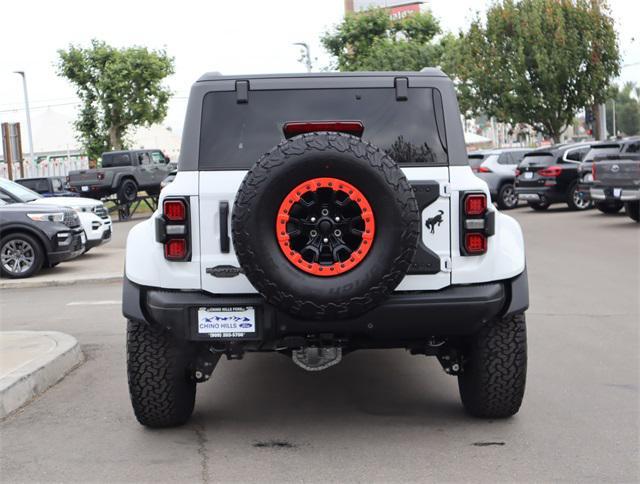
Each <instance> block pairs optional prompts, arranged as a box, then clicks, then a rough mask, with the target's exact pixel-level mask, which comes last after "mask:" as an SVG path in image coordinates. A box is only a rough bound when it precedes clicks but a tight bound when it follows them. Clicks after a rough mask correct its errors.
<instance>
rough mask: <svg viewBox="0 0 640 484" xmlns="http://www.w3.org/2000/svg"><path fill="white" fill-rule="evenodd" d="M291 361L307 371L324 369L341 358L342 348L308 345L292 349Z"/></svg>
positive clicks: (338, 361)
mask: <svg viewBox="0 0 640 484" xmlns="http://www.w3.org/2000/svg"><path fill="white" fill-rule="evenodd" d="M291 358H292V359H293V362H294V363H295V364H296V365H298V366H299V367H300V368H304V369H305V370H307V371H320V370H326V369H327V368H329V367H330V366H333V365H337V364H338V363H340V361H341V360H342V348H341V347H339V346H320V347H318V346H309V347H307V348H301V349H299V350H293V352H292V354H291Z"/></svg>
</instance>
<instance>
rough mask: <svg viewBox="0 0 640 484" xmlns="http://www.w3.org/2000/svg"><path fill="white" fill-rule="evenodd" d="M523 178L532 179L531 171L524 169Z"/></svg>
mask: <svg viewBox="0 0 640 484" xmlns="http://www.w3.org/2000/svg"><path fill="white" fill-rule="evenodd" d="M524 179H525V180H531V179H533V172H532V171H525V172H524Z"/></svg>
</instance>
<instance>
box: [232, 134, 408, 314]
mask: <svg viewBox="0 0 640 484" xmlns="http://www.w3.org/2000/svg"><path fill="white" fill-rule="evenodd" d="M318 135H320V136H318ZM328 149H335V150H338V151H340V152H349V153H350V154H351V155H353V156H355V157H356V158H358V159H360V160H361V161H362V162H363V163H366V164H368V165H369V166H370V167H371V168H373V169H374V170H378V171H380V172H381V173H382V174H383V175H384V177H385V180H386V182H387V183H388V184H389V185H391V186H392V187H393V192H394V195H395V200H394V202H395V203H396V204H398V206H399V207H401V211H402V213H403V214H404V219H403V220H402V221H400V222H399V223H401V224H402V227H403V231H402V235H401V241H402V246H404V247H405V250H403V252H402V253H401V254H400V255H399V256H398V257H397V258H396V259H395V260H394V261H393V263H392V265H391V268H390V270H389V271H388V272H387V274H386V275H385V276H384V278H383V279H382V280H381V281H380V283H379V284H377V285H374V286H372V287H369V288H368V290H367V291H366V292H365V293H364V294H363V295H362V296H359V297H354V298H351V299H349V300H346V301H341V302H331V303H327V304H318V303H316V302H314V301H313V300H311V299H300V298H296V297H294V295H293V294H291V293H289V292H287V291H286V290H284V289H283V288H281V287H279V286H278V285H276V284H275V283H274V282H273V281H272V280H271V279H270V278H269V276H268V274H266V273H265V272H264V271H263V270H262V268H261V266H260V261H259V260H258V258H257V257H256V256H255V254H254V253H253V251H252V249H251V242H252V241H254V240H255V234H252V233H251V229H250V227H249V224H248V223H246V219H247V218H248V215H249V213H250V208H249V205H250V202H251V200H252V199H253V198H254V197H255V196H256V192H257V191H258V189H259V188H260V187H261V186H262V185H264V184H265V183H268V180H269V178H270V177H269V174H270V172H271V171H272V170H274V169H276V168H277V167H279V166H280V165H282V164H284V163H286V160H287V158H288V157H289V156H295V155H299V154H301V153H303V152H306V151H309V150H316V151H325V150H328ZM232 229H233V245H234V249H235V252H236V254H237V256H238V260H239V261H240V265H241V266H242V268H243V270H244V274H245V275H246V276H247V278H248V279H249V280H250V281H251V283H252V284H253V285H254V286H255V288H256V289H257V290H258V291H259V292H260V293H261V294H262V295H263V296H264V297H265V298H266V299H267V301H269V302H270V303H272V304H274V305H276V306H279V307H281V308H284V309H286V310H287V311H288V312H289V313H290V314H293V315H294V316H302V317H309V318H313V319H319V320H320V319H332V318H342V317H347V316H349V315H353V314H356V313H363V312H366V311H368V310H370V309H372V308H374V307H375V306H377V305H378V304H380V303H381V302H382V301H383V300H384V299H386V298H387V297H388V296H389V294H391V292H392V291H393V290H394V289H395V288H396V287H397V285H398V284H400V282H401V281H402V279H403V278H404V276H405V274H406V272H407V270H408V269H409V266H410V265H411V262H412V260H413V256H414V253H415V249H416V246H417V240H418V238H419V236H420V214H419V211H418V205H417V202H416V199H415V196H414V193H413V189H412V188H411V185H410V184H409V182H408V181H407V179H406V177H405V176H404V174H403V173H402V170H400V169H398V167H397V164H396V163H395V161H393V160H392V159H391V158H390V157H389V156H387V155H386V154H385V153H384V152H383V151H382V150H380V149H379V148H377V147H375V146H373V145H372V144H370V143H367V142H365V141H363V140H361V139H360V138H358V137H355V136H352V135H347V134H344V133H333V132H332V133H309V134H304V135H300V136H296V137H294V138H291V139H289V140H286V141H283V142H282V143H280V144H279V145H278V146H276V147H275V148H274V149H273V150H271V151H270V152H269V153H267V154H265V155H264V156H262V157H261V158H260V160H259V161H258V162H257V163H256V164H255V165H254V166H253V167H252V168H251V170H249V173H248V174H247V176H246V177H245V178H244V181H243V182H242V185H241V186H240V189H239V190H238V195H237V196H236V200H235V206H234V209H233V213H232Z"/></svg>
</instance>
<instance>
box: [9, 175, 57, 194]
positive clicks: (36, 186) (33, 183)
mask: <svg viewBox="0 0 640 484" xmlns="http://www.w3.org/2000/svg"><path fill="white" fill-rule="evenodd" d="M16 183H17V184H18V185H22V186H23V187H27V188H28V189H29V190H33V191H34V192H36V193H45V192H48V191H49V183H48V182H47V179H46V178H30V179H26V180H18V181H17V182H16Z"/></svg>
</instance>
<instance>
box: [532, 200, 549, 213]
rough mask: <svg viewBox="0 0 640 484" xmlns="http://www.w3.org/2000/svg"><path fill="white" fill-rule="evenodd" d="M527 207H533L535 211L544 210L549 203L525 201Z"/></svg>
mask: <svg viewBox="0 0 640 484" xmlns="http://www.w3.org/2000/svg"><path fill="white" fill-rule="evenodd" d="M527 205H529V208H532V209H534V210H535V211H536V212H544V211H545V210H547V209H548V208H549V205H551V204H550V203H549V202H527Z"/></svg>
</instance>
